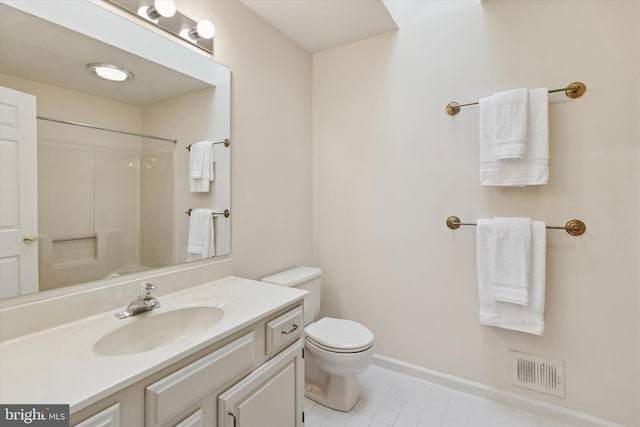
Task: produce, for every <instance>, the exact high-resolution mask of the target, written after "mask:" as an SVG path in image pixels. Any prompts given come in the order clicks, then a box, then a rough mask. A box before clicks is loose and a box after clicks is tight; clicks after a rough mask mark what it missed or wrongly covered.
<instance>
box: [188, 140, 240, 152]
mask: <svg viewBox="0 0 640 427" xmlns="http://www.w3.org/2000/svg"><path fill="white" fill-rule="evenodd" d="M217 144H224V146H225V147H228V146H230V145H231V141H230V140H229V138H227V139H225V140H224V141H220V142H214V143H213V145H217ZM184 148H185V150H187V151H191V144H189V145H187V146H186V147H184Z"/></svg>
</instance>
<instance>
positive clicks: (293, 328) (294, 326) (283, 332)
mask: <svg viewBox="0 0 640 427" xmlns="http://www.w3.org/2000/svg"><path fill="white" fill-rule="evenodd" d="M296 329H298V325H296V324H295V323H294V324H293V326H292V327H291V330H290V331H288V332H285V331H280V333H282V334H285V335H289V334H291V333H293V332H294V331H295V330H296Z"/></svg>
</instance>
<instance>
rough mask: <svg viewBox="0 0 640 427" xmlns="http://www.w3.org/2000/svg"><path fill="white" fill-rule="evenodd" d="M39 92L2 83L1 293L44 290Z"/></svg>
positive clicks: (0, 183) (0, 120) (0, 170)
mask: <svg viewBox="0 0 640 427" xmlns="http://www.w3.org/2000/svg"><path fill="white" fill-rule="evenodd" d="M37 170H38V162H37V143H36V98H35V96H33V95H29V94H26V93H23V92H18V91H15V90H12V89H8V88H5V87H0V298H7V297H13V296H17V295H24V294H30V293H33V292H38V243H37V236H38V195H37V188H38V181H37V179H38V177H37Z"/></svg>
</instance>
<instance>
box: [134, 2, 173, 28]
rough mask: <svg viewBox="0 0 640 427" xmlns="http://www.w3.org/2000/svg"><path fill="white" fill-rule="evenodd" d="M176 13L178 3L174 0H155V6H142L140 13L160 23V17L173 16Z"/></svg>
mask: <svg viewBox="0 0 640 427" xmlns="http://www.w3.org/2000/svg"><path fill="white" fill-rule="evenodd" d="M175 14H176V4H175V3H174V2H173V0H155V1H154V2H153V6H151V7H148V6H142V7H141V8H139V9H138V15H139V16H142V17H143V18H145V19H148V20H150V21H152V22H155V23H156V24H157V23H158V19H160V18H163V17H164V18H171V17H172V16H173V15H175Z"/></svg>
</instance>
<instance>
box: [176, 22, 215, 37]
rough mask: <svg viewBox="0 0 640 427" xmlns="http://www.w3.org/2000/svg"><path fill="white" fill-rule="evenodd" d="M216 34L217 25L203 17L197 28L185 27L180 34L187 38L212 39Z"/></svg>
mask: <svg viewBox="0 0 640 427" xmlns="http://www.w3.org/2000/svg"><path fill="white" fill-rule="evenodd" d="M215 34H216V27H215V26H214V25H213V23H211V21H209V20H208V19H201V20H200V21H198V25H197V26H196V27H195V28H185V29H183V30H181V31H180V36H181V37H183V38H185V39H190V40H199V39H206V40H210V39H212V38H213V36H214V35H215Z"/></svg>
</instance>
